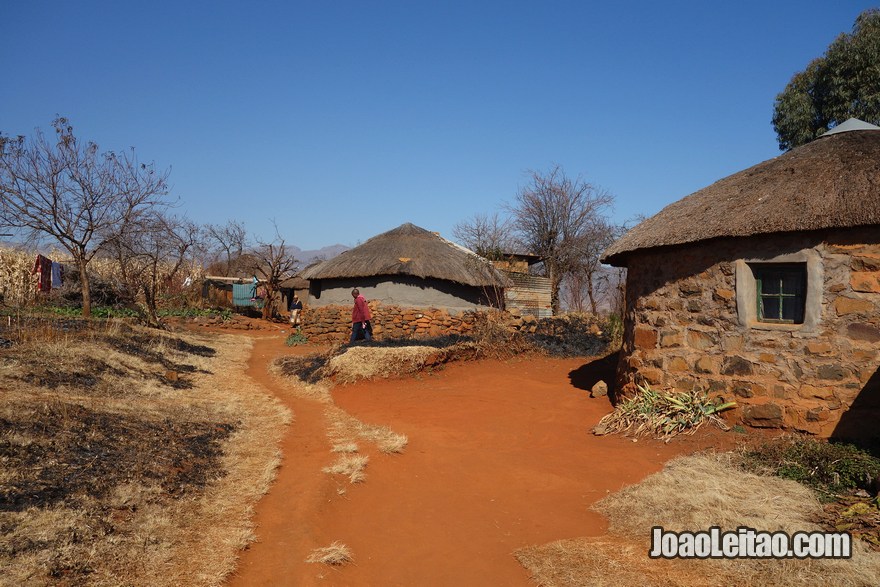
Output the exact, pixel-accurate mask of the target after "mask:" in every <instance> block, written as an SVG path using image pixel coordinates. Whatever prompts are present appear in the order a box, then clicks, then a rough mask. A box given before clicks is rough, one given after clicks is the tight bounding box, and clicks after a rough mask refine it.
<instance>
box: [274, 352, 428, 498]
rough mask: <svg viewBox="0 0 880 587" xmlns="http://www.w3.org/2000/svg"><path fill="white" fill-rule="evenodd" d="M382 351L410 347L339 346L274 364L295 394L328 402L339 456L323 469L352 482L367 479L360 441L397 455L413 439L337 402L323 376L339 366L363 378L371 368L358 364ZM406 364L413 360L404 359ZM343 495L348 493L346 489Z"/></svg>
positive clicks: (330, 428)
mask: <svg viewBox="0 0 880 587" xmlns="http://www.w3.org/2000/svg"><path fill="white" fill-rule="evenodd" d="M407 348H410V347H407ZM429 348H430V349H431V350H432V351H436V350H437V349H434V348H433V347H429ZM379 350H384V351H389V350H396V351H401V350H403V351H404V352H403V353H388V354H383V356H404V355H406V354H407V353H406V352H405V351H406V349H377V348H370V347H351V348H346V349H342V348H336V349H331V351H330V352H328V353H324V354H322V355H312V356H307V357H282V358H281V359H278V360H276V361H275V362H274V363H273V364H272V366H271V367H270V370H271V372H272V373H273V374H274V375H275V376H276V377H277V378H278V379H279V381H280V383H281V384H282V386H283V387H284V388H285V389H287V390H289V391H290V392H291V393H292V394H293V395H295V396H296V397H299V398H301V399H306V400H310V401H316V402H319V403H321V404H324V418H325V421H326V423H327V438H328V439H329V440H330V445H331V448H330V452H331V453H334V454H337V455H338V456H337V458H336V460H335V461H334V462H333V464H331V465H330V466H328V467H325V468H324V469H323V471H324V472H325V473H329V474H333V475H344V476H346V477H348V479H349V481H350V482H351V483H362V482H364V481H365V480H366V471H365V469H366V466H367V463H368V462H369V458H368V457H367V456H366V455H360V454H358V453H359V451H360V449H359V447H358V441H363V442H367V443H370V444H372V445H374V446H375V447H376V449H377V450H378V451H379V452H382V453H385V454H397V453H402V452H403V450H404V449H405V448H406V445H407V443H408V442H409V440H408V438H407V437H406V435H404V434H398V433H396V432H394V431H393V430H391V428H389V427H388V426H381V425H376V424H367V423H365V422H361V421H360V420H358V419H357V418H355V417H354V416H352V415H351V414H349V413H348V412H346V411H345V410H343V409H342V408H340V407H339V406H337V405H336V404H334V403H333V396H332V395H331V393H330V389H331V385H332V384H331V382H330V381H329V380H325V379H323V377H324V376H326V374H327V373H328V372H329V370H330V369H339V371H337V374H342V378H343V379H345V380H347V381H356V380H357V379H360V378H362V377H361V375H362V374H364V373H366V372H368V369H364V368H362V367H359V366H357V365H356V363H357V362H363V361H364V358H365V356H366V354H369V353H371V352H375V351H379ZM338 353H341V354H338ZM365 353H366V354H365ZM413 356H416V355H413ZM331 357H332V358H331ZM345 357H348V358H345ZM353 357H358V360H357V361H355V360H353ZM416 362H418V361H416ZM402 364H412V363H411V362H409V361H403V362H402ZM422 364H423V362H422ZM349 365H350V366H351V369H350V370H348V366H349ZM303 366H305V368H306V370H307V372H308V375H307V376H306V377H303V376H302V371H300V369H301V368H302V367H303ZM386 372H388V371H386ZM313 373H320V374H321V375H320V376H318V377H314V378H313V377H311V374H313ZM337 380H338V378H337ZM339 494H340V495H344V491H342V492H340V493H339Z"/></svg>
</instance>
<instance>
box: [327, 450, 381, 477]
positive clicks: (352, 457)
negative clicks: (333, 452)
mask: <svg viewBox="0 0 880 587" xmlns="http://www.w3.org/2000/svg"><path fill="white" fill-rule="evenodd" d="M368 462H370V457H368V456H366V455H358V454H349V453H342V454H340V455H339V457H337V458H336V461H335V462H334V463H333V464H332V465H330V466H329V467H324V472H325V473H330V474H331V475H345V476H346V477H348V479H349V481H350V482H351V483H362V482H363V481H364V480H365V479H366V478H367V474H366V473H364V469H366V468H367V463H368Z"/></svg>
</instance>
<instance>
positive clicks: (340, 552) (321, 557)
mask: <svg viewBox="0 0 880 587" xmlns="http://www.w3.org/2000/svg"><path fill="white" fill-rule="evenodd" d="M353 560H354V556H353V555H352V553H351V549H350V548H349V547H348V546H346V545H345V544H343V543H341V542H339V541H336V542H333V544H331V545H330V546H324V547H322V548H316V549H315V550H313V551H312V554H310V555H309V556H308V558H306V562H307V563H322V564H325V565H334V566H338V565H344V564H346V563H350V562H352V561H353Z"/></svg>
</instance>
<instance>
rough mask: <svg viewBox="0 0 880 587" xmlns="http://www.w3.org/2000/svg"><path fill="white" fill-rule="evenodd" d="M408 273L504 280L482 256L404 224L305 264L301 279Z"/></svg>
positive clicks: (482, 282)
mask: <svg viewBox="0 0 880 587" xmlns="http://www.w3.org/2000/svg"><path fill="white" fill-rule="evenodd" d="M377 275H411V276H415V277H421V278H435V279H444V280H447V281H453V282H455V283H462V284H465V285H473V286H486V285H490V286H503V285H505V284H506V283H507V279H506V277H505V276H504V274H503V273H501V272H500V271H498V270H497V269H495V268H494V267H492V265H491V264H490V263H489V262H488V261H487V260H486V259H484V258H482V257H480V256H479V255H477V254H476V253H474V252H473V251H470V250H468V249H466V248H464V247H462V246H460V245H457V244H455V243H453V242H451V241H448V240H446V239H445V238H443V237H441V236H440V235H438V234H436V233H433V232H431V231H428V230H425V229H424V228H420V227H418V226H415V225H414V224H410V223H406V224H402V225H400V226H398V227H397V228H395V229H393V230H389V231H388V232H383V233H382V234H380V235H377V236H374V237H373V238H371V239H370V240H368V241H367V242H365V243H364V244H362V245H360V246H357V247H355V248H353V249H349V250H347V251H345V252H344V253H341V254H339V255H337V256H336V257H333V258H332V259H328V260H327V261H323V262H322V263H319V264H317V265H315V266H312V267H308V268H306V269H304V270H303V271H302V272H301V273H300V277H303V278H305V279H337V278H350V277H374V276H377Z"/></svg>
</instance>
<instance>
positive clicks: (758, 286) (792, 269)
mask: <svg viewBox="0 0 880 587" xmlns="http://www.w3.org/2000/svg"><path fill="white" fill-rule="evenodd" d="M751 268H752V273H753V274H754V276H755V290H756V294H757V295H756V298H757V299H756V301H757V319H758V321H759V322H770V323H778V324H803V323H804V310H805V308H806V297H807V296H806V291H807V268H806V264H804V263H787V264H783V263H780V264H776V263H767V264H763V263H762V264H755V265H752V267H751Z"/></svg>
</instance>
